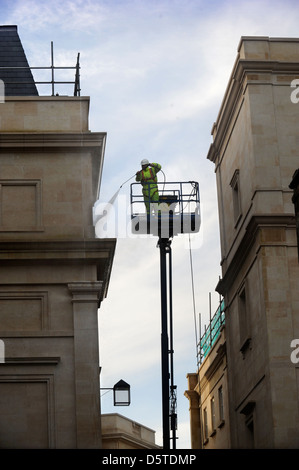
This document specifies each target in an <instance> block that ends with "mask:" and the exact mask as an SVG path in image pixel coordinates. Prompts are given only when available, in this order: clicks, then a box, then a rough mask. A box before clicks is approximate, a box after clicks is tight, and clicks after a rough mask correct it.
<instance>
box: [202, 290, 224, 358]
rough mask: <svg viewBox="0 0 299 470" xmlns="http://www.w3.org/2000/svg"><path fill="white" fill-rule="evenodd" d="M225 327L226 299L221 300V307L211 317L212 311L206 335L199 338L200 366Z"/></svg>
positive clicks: (205, 330) (205, 331)
mask: <svg viewBox="0 0 299 470" xmlns="http://www.w3.org/2000/svg"><path fill="white" fill-rule="evenodd" d="M224 325H225V305H224V299H222V300H221V299H220V301H219V306H218V308H217V310H216V312H215V313H214V315H213V316H211V311H210V321H209V324H208V326H206V325H205V329H204V333H203V334H201V332H200V337H199V342H198V344H197V359H198V365H201V364H202V362H203V361H204V359H205V358H206V357H207V355H208V354H209V352H210V351H211V349H212V348H213V346H214V344H215V343H216V341H217V339H218V338H219V336H220V333H221V331H222V329H223V327H224Z"/></svg>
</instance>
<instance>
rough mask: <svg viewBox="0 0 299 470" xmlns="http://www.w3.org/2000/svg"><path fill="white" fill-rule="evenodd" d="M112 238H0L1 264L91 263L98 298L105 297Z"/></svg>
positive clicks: (109, 273) (111, 256) (112, 256)
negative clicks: (99, 284)
mask: <svg viewBox="0 0 299 470" xmlns="http://www.w3.org/2000/svg"><path fill="white" fill-rule="evenodd" d="M115 246H116V239H114V238H111V239H105V240H101V239H90V240H89V239H86V240H82V241H44V242H40V241H32V242H23V241H17V242H5V241H1V242H0V263H1V265H2V266H3V265H16V264H17V265H25V266H26V265H29V264H30V265H31V266H32V265H34V264H35V265H38V264H64V265H67V264H74V263H84V264H89V263H90V264H94V265H95V266H96V267H97V271H98V280H99V281H103V289H102V291H101V298H100V300H102V299H103V298H105V297H106V295H107V291H108V285H109V280H110V275H111V270H112V264H113V259H114V253H115Z"/></svg>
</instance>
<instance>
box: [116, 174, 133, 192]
mask: <svg viewBox="0 0 299 470" xmlns="http://www.w3.org/2000/svg"><path fill="white" fill-rule="evenodd" d="M134 176H136V173H134V175H133V176H131V177H130V178H129V179H127V180H126V181H125V182H124V183H123V184H121V185H120V187H119V189H120V188H122V187H123V185H124V184H126V183H127V182H128V181H130V180H131V179H132V178H134Z"/></svg>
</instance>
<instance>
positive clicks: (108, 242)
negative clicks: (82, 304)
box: [0, 238, 116, 263]
mask: <svg viewBox="0 0 299 470" xmlns="http://www.w3.org/2000/svg"><path fill="white" fill-rule="evenodd" d="M115 244H116V240H115V239H114V238H110V239H108V238H107V239H105V240H102V239H86V240H82V241H81V240H80V241H77V240H68V241H32V242H31V241H30V242H29V241H16V242H11V241H0V260H1V263H3V262H5V261H9V262H12V261H13V260H17V261H18V262H20V261H21V260H23V261H28V260H30V261H33V260H43V261H44V260H62V261H64V262H67V261H70V262H73V261H74V260H79V259H83V260H84V261H88V260H89V259H90V260H92V259H95V258H97V259H100V258H102V259H103V258H107V257H110V256H113V254H114V250H115Z"/></svg>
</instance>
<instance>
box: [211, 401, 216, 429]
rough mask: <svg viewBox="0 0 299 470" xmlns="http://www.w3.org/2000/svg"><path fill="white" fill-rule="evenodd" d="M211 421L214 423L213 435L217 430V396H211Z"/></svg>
mask: <svg viewBox="0 0 299 470" xmlns="http://www.w3.org/2000/svg"><path fill="white" fill-rule="evenodd" d="M211 423H212V435H213V434H214V433H215V430H216V413H215V398H214V397H212V398H211Z"/></svg>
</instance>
